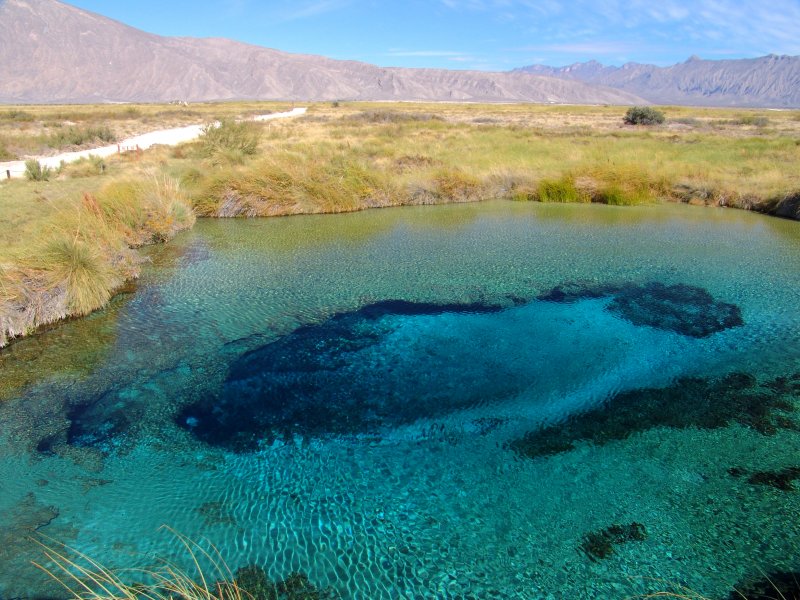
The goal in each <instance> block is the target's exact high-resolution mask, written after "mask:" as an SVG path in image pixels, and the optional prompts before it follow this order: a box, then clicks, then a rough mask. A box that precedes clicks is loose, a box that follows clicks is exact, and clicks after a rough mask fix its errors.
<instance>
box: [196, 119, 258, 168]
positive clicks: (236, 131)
mask: <svg viewBox="0 0 800 600" xmlns="http://www.w3.org/2000/svg"><path fill="white" fill-rule="evenodd" d="M262 131H263V130H262V128H261V125H259V124H257V123H253V122H250V121H240V122H237V121H233V120H230V119H223V120H222V121H219V122H217V123H212V124H210V125H207V126H206V127H205V128H203V133H202V135H201V136H200V140H199V144H198V147H199V153H200V155H201V156H202V157H204V158H208V159H210V160H211V162H212V163H214V164H242V163H243V162H244V160H245V158H247V157H251V156H254V155H255V154H256V153H257V152H258V145H259V143H260V141H261V134H262Z"/></svg>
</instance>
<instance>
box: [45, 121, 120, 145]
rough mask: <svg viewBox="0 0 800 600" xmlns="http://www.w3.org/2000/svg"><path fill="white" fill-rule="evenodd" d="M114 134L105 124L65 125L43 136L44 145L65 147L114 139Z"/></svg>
mask: <svg viewBox="0 0 800 600" xmlns="http://www.w3.org/2000/svg"><path fill="white" fill-rule="evenodd" d="M116 139H117V138H116V136H115V135H114V132H112V131H111V129H109V128H108V126H107V125H100V126H96V127H67V128H61V129H59V130H58V131H56V132H55V133H51V134H50V135H48V136H46V137H45V138H44V140H43V141H44V143H45V145H47V146H49V147H51V148H66V147H69V146H83V145H85V144H89V143H97V142H106V143H112V142H115V141H116Z"/></svg>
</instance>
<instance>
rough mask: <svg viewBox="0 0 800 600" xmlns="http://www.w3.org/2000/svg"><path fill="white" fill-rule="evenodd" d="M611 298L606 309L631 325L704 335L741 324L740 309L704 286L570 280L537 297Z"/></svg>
mask: <svg viewBox="0 0 800 600" xmlns="http://www.w3.org/2000/svg"><path fill="white" fill-rule="evenodd" d="M609 297H610V298H611V302H610V303H609V304H608V306H607V307H606V310H608V311H610V312H612V313H614V314H615V315H617V316H619V317H621V318H623V319H625V320H627V321H630V322H631V323H633V324H634V325H638V326H647V327H653V328H655V329H663V330H666V331H674V332H676V333H680V334H681V335H685V336H688V337H695V338H704V337H708V336H710V335H712V334H714V333H718V332H720V331H724V330H725V329H730V328H732V327H738V326H740V325H743V324H744V321H743V320H742V314H741V310H740V309H739V307H738V306H736V305H734V304H729V303H727V302H720V301H718V300H715V299H714V297H713V296H712V295H711V294H709V293H708V292H707V291H706V290H704V289H703V288H699V287H695V286H691V285H684V284H677V285H664V284H663V283H658V282H652V283H647V284H645V285H641V286H637V285H631V284H625V285H613V284H600V285H584V284H580V283H570V284H563V285H560V286H557V287H555V288H553V289H552V290H550V291H549V292H547V293H545V294H541V295H539V296H538V299H539V300H543V301H547V302H576V301H578V300H586V299H596V298H609Z"/></svg>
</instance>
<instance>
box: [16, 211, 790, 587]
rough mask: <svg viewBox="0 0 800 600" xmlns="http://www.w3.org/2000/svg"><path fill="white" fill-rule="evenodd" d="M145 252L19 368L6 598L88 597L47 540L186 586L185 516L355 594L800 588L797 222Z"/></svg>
mask: <svg viewBox="0 0 800 600" xmlns="http://www.w3.org/2000/svg"><path fill="white" fill-rule="evenodd" d="M149 252H150V255H151V258H152V264H151V265H149V266H148V267H146V269H145V273H144V275H143V277H142V279H141V281H140V282H139V283H138V284H137V289H136V290H135V291H134V292H132V293H129V294H125V295H123V296H120V297H118V298H117V299H115V300H114V302H113V303H112V305H111V306H110V307H109V309H108V310H106V311H104V312H102V313H97V314H95V315H92V316H91V317H89V318H88V319H83V320H79V321H73V322H70V323H67V324H64V325H62V326H60V327H58V328H56V329H54V330H52V331H49V332H46V333H44V334H43V335H41V336H38V337H36V338H31V339H29V340H23V341H20V342H18V343H16V344H14V345H12V346H11V347H10V348H8V349H6V350H4V351H2V352H0V373H2V375H3V377H2V380H3V383H2V385H1V386H0V398H2V399H3V400H2V402H1V403H0V441H1V442H2V445H0V482H2V483H0V486H1V487H0V489H1V490H2V493H0V598H3V599H6V598H15V597H26V598H27V597H30V598H33V597H53V598H58V597H63V592H61V591H59V589H58V588H54V587H53V585H52V583H50V582H48V580H47V578H46V576H44V575H43V574H42V573H41V572H40V571H38V570H37V569H35V568H34V567H33V566H31V564H30V562H31V561H32V560H38V561H40V560H42V553H41V549H40V548H39V547H38V546H36V544H35V543H33V542H31V541H30V537H31V535H32V533H33V532H35V531H38V532H40V533H42V534H44V535H47V536H49V537H50V538H52V539H54V540H57V541H60V542H63V543H66V544H68V545H70V546H71V547H73V548H75V549H77V550H79V551H81V552H85V553H87V554H89V555H90V556H92V557H93V558H95V559H96V560H98V561H100V562H101V563H103V564H105V565H107V566H110V567H115V568H119V567H142V568H152V567H154V566H156V565H158V564H159V563H158V561H159V559H160V558H162V557H163V558H168V559H170V560H173V561H175V562H177V563H178V564H180V565H183V566H185V567H187V568H188V567H190V562H189V558H188V557H187V556H186V554H185V552H181V549H180V544H179V542H178V540H176V539H175V537H174V536H172V535H170V534H169V533H168V532H165V531H163V530H160V529H159V528H160V527H161V526H162V525H167V526H169V527H172V528H174V529H175V530H177V531H179V532H181V533H183V534H185V535H187V536H189V537H190V538H192V539H196V540H203V539H205V540H208V543H210V544H214V546H215V547H216V548H217V549H219V551H220V553H221V555H222V556H223V557H224V559H225V561H226V562H227V564H228V566H229V567H230V568H231V569H232V570H236V569H237V568H239V567H242V566H246V565H250V564H257V565H260V566H262V567H263V568H265V569H266V570H267V572H268V573H269V574H270V576H271V577H272V578H273V579H275V580H279V579H284V578H286V577H287V576H288V575H289V574H290V573H292V572H296V571H301V572H303V573H305V574H306V575H308V577H309V579H310V580H311V581H312V582H313V583H314V584H316V585H318V586H320V587H327V588H330V589H331V590H332V591H333V592H335V593H336V594H338V595H339V596H340V597H343V598H363V599H373V598H375V599H378V598H625V597H628V596H631V595H635V594H642V593H647V592H654V591H658V590H664V589H669V587H670V584H675V585H677V584H680V585H685V586H688V587H691V588H692V589H694V590H697V591H698V592H702V593H704V594H706V595H708V596H709V597H712V598H724V597H727V594H728V592H729V591H730V590H731V588H732V586H733V585H734V584H738V583H739V582H742V581H746V580H747V579H749V578H760V577H761V574H762V573H769V572H775V571H797V570H799V569H800V555H799V554H798V549H799V548H800V518H798V516H800V501H798V498H800V496H798V493H797V492H795V491H793V490H792V481H793V479H794V478H797V479H798V482H797V485H798V487H800V477H796V476H797V475H798V474H800V469H798V467H800V459H798V456H800V454H798V451H799V450H800V414H795V412H794V409H795V408H796V405H797V404H798V400H800V311H798V308H797V307H798V306H800V302H799V301H800V224H798V223H796V222H789V221H782V220H778V219H770V218H766V217H762V216H758V215H752V214H748V213H745V212H740V211H725V210H714V209H705V208H703V209H700V208H692V207H685V206H658V207H642V208H614V207H601V206H547V205H531V204H518V203H506V202H489V203H483V204H477V205H462V206H441V207H420V208H402V209H387V210H380V211H369V212H364V213H358V214H349V215H335V216H334V215H328V216H319V217H293V218H282V219H269V220H251V221H222V220H216V221H201V222H199V223H198V224H197V226H196V227H195V229H194V230H193V231H191V232H188V233H186V234H184V235H182V236H181V237H179V238H178V239H177V240H176V241H175V242H173V243H171V244H170V245H168V246H165V247H160V248H152V249H150V250H149ZM793 469H794V470H793ZM614 526H616V528H615V527H614ZM603 532H605V533H603ZM620 532H622V533H620ZM593 533H594V535H592V534H593Z"/></svg>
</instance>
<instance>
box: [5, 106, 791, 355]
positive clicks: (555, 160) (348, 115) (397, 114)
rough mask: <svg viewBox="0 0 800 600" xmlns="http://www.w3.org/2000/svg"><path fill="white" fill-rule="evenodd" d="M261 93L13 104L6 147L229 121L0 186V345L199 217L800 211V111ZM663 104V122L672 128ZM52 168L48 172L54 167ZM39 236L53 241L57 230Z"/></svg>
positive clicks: (108, 280)
mask: <svg viewBox="0 0 800 600" xmlns="http://www.w3.org/2000/svg"><path fill="white" fill-rule="evenodd" d="M285 108H286V106H285V105H272V104H258V103H228V104H198V105H192V106H190V107H187V106H177V105H174V106H163V105H162V106H158V105H136V106H126V107H107V106H98V107H20V108H19V109H17V108H14V107H10V108H9V109H7V110H6V111H0V156H5V157H10V156H20V155H22V154H23V151H24V150H25V149H26V148H32V147H33V148H36V147H40V146H41V144H42V143H43V141H42V140H51V141H52V145H53V147H55V146H60V145H63V144H66V145H82V144H89V143H91V141H92V140H95V141H108V140H110V139H115V138H116V137H118V136H120V135H122V134H124V133H129V132H131V131H139V132H141V131H143V130H147V129H154V128H156V127H165V126H174V125H177V124H185V123H187V122H197V121H198V120H199V119H200V120H203V119H205V120H207V121H208V122H211V121H214V120H217V119H219V120H221V125H220V126H219V127H208V128H207V129H206V132H205V135H204V136H203V137H202V138H201V139H200V140H199V141H198V142H195V143H192V144H187V145H184V146H181V147H177V148H172V149H169V148H161V149H154V150H151V151H148V152H147V153H145V154H144V155H143V156H142V155H139V154H138V153H136V154H135V155H122V156H119V157H114V158H112V159H108V160H99V159H95V160H92V159H87V160H86V161H82V162H80V163H76V164H74V165H69V166H65V167H63V168H62V169H59V170H57V171H54V172H49V173H44V172H39V171H37V169H36V166H37V165H34V164H31V165H30V179H31V181H27V182H4V183H2V185H1V187H0V209H2V211H3V214H4V215H5V217H6V218H5V219H4V222H3V224H2V225H0V242H3V244H2V245H0V345H3V344H5V343H6V342H7V341H8V340H9V339H10V337H13V336H19V335H24V334H26V333H29V332H31V331H34V330H35V329H36V328H37V327H39V326H40V325H42V324H45V323H48V322H52V321H55V320H58V319H60V318H64V317H66V316H71V315H82V314H86V313H88V312H90V311H91V310H94V309H96V308H98V307H101V306H104V305H105V303H106V302H107V300H108V299H109V298H110V296H111V295H112V294H113V293H114V290H115V289H117V288H118V287H119V286H120V285H122V283H123V282H124V281H125V280H127V279H129V278H131V277H135V276H136V273H137V266H136V265H137V255H136V254H135V252H133V251H132V250H131V248H134V247H137V246H140V245H143V244H146V243H154V242H161V241H165V240H167V239H169V238H170V237H171V236H172V235H174V234H175V232H176V231H178V230H180V229H183V228H186V227H190V226H191V223H192V221H193V219H194V215H195V214H196V215H198V216H208V217H238V216H244V217H257V216H274V215H289V214H309V213H334V212H345V211H354V210H361V209H365V208H373V207H384V206H398V205H407V204H435V203H447V202H471V201H478V200H482V199H488V198H508V199H513V200H518V201H539V202H596V203H603V204H614V205H628V204H641V203H652V202H659V201H664V200H668V201H679V202H690V203H695V204H707V205H716V206H720V205H721V206H734V207H741V208H747V209H754V210H760V211H762V212H766V213H771V214H778V215H781V216H785V217H790V218H800V112H797V111H795V112H792V111H781V112H770V113H769V116H767V115H766V114H765V113H762V112H759V111H742V110H736V111H732V110H728V111H726V110H709V109H687V108H670V107H667V108H664V109H659V110H653V109H647V110H645V108H637V109H636V110H634V111H633V112H629V113H627V114H626V113H625V112H624V109H621V108H619V107H576V106H531V105H506V106H488V105H457V104H452V105H451V104H436V105H433V104H398V105H389V104H347V103H334V104H330V105H329V104H318V105H315V106H312V107H311V108H310V110H309V112H308V115H307V116H306V117H303V118H301V119H298V120H295V121H292V122H282V123H281V122H271V123H252V122H250V123H242V122H238V121H240V120H241V119H242V118H244V117H247V116H250V115H253V114H257V113H265V112H271V111H275V110H284V109H285ZM661 117H664V118H665V121H664V122H663V123H661V124H659V122H660V121H661ZM48 179H49V181H47V180H48ZM43 240H47V241H46V242H45V241H43Z"/></svg>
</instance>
